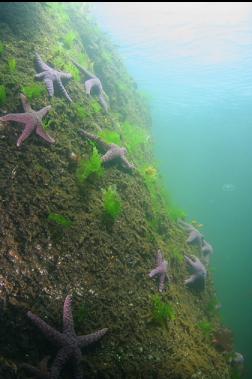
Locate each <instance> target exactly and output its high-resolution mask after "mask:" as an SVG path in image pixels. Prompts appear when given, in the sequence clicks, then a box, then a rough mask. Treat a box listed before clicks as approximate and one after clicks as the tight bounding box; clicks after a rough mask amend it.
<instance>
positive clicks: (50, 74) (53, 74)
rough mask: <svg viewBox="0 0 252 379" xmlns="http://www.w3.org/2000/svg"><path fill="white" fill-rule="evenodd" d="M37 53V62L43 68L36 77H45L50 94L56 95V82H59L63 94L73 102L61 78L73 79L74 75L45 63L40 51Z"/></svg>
mask: <svg viewBox="0 0 252 379" xmlns="http://www.w3.org/2000/svg"><path fill="white" fill-rule="evenodd" d="M35 54H36V63H37V65H38V66H39V68H40V70H43V71H42V72H40V73H39V74H36V75H35V78H36V79H43V81H44V82H45V85H46V87H47V90H48V93H49V96H53V95H54V83H57V84H58V86H59V88H60V90H61V92H62V93H63V95H64V96H65V97H66V98H67V100H68V101H70V102H72V99H71V97H70V96H69V95H68V93H67V91H66V89H65V87H64V86H63V84H62V81H61V79H71V78H72V75H71V74H68V73H66V72H62V71H57V70H55V69H54V68H52V67H50V66H48V65H47V64H46V63H44V62H43V61H42V59H41V57H40V55H39V54H38V53H35Z"/></svg>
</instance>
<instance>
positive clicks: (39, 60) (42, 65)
mask: <svg viewBox="0 0 252 379" xmlns="http://www.w3.org/2000/svg"><path fill="white" fill-rule="evenodd" d="M35 56H36V58H35V59H36V63H37V65H38V66H39V68H40V69H41V70H43V71H47V70H51V69H52V68H51V67H50V66H48V65H47V64H46V63H45V62H43V61H42V58H41V57H40V55H39V54H38V53H35Z"/></svg>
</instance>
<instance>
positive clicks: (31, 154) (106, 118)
mask: <svg viewBox="0 0 252 379" xmlns="http://www.w3.org/2000/svg"><path fill="white" fill-rule="evenodd" d="M17 4H19V5H17ZM0 15H1V16H0V41H1V42H2V43H3V44H4V50H3V52H2V53H1V60H0V86H4V88H5V91H6V96H5V99H4V102H3V104H2V105H1V110H0V112H1V114H0V116H4V115H5V114H7V113H22V109H21V106H20V100H19V95H20V92H21V89H22V88H28V87H29V88H30V87H32V86H33V85H34V83H35V82H34V77H35V75H36V67H35V51H37V50H39V52H40V54H41V56H42V57H43V60H44V61H45V62H48V64H50V66H52V67H55V68H57V69H59V70H62V71H66V72H69V67H70V68H71V58H74V59H75V60H78V58H79V60H78V62H79V63H80V64H81V65H83V66H85V67H88V68H89V69H91V71H92V72H94V74H95V75H97V77H99V78H100V79H101V81H102V83H103V86H104V90H105V92H106V94H107V95H108V97H109V100H110V109H109V111H108V113H106V112H105V111H104V109H102V108H101V107H100V106H99V104H98V103H97V102H96V100H95V99H91V98H90V97H89V96H88V95H87V94H86V93H85V90H84V82H81V81H79V80H76V79H72V80H71V81H69V83H68V85H67V86H68V87H67V88H68V91H69V96H71V99H72V100H73V103H69V102H68V101H67V100H66V99H65V98H64V97H62V95H61V93H60V92H58V93H57V92H56V93H55V96H54V97H53V98H51V99H49V97H48V94H47V92H46V91H41V92H40V93H38V94H37V96H32V97H31V98H30V103H31V107H32V108H33V109H41V108H43V107H45V106H46V105H48V104H49V103H50V105H51V111H50V113H49V114H48V116H47V117H48V118H47V121H46V122H45V123H44V128H45V129H46V132H47V133H48V134H49V135H50V136H52V138H53V139H55V141H56V142H55V144H53V145H49V144H47V143H45V142H44V141H43V140H41V139H39V138H37V137H36V136H34V135H33V134H31V135H30V137H29V138H28V139H27V140H25V141H24V143H23V144H22V145H21V146H20V147H17V146H16V141H17V137H18V135H20V132H21V131H20V128H21V126H20V125H19V124H16V123H8V122H6V123H0V151H1V164H0V320H1V329H0V350H1V361H0V362H3V363H1V364H0V375H2V377H4V378H5V379H6V378H11V379H12V378H13V379H14V378H19V379H23V378H27V376H26V373H25V372H24V370H23V369H22V368H21V366H22V364H29V365H31V366H33V367H35V368H36V367H39V362H41V361H43V359H44V357H45V356H49V357H50V358H49V360H48V370H50V368H51V365H52V361H53V359H54V358H55V356H56V353H57V350H56V348H55V347H54V346H53V344H51V343H50V342H49V341H47V339H46V338H45V337H44V335H43V334H42V333H40V331H39V330H37V329H36V328H35V327H34V326H33V325H31V323H30V322H29V320H28V318H27V317H26V313H27V311H28V310H30V311H32V312H33V313H34V314H36V315H39V316H40V317H41V319H43V320H45V321H46V322H47V324H48V325H51V326H52V327H53V328H55V330H61V322H62V321H61V307H62V304H63V302H64V299H65V298H66V296H67V295H69V294H71V295H72V296H73V300H74V301H73V319H74V320H75V321H76V324H75V331H76V334H77V335H87V334H89V333H91V332H92V331H95V330H99V329H101V328H108V333H107V334H106V335H105V336H104V338H103V339H101V340H100V341H99V342H97V344H96V345H95V346H92V347H91V348H88V347H87V348H86V349H84V350H83V352H82V353H83V355H82V360H81V364H82V370H83V372H84V377H85V378H173V379H187V378H188V379H189V378H202V379H203V378H208V379H209V378H214V379H218V378H219V379H220V378H221V379H225V378H229V367H228V364H227V363H226V360H225V352H223V351H219V350H218V349H216V347H215V346H214V344H213V343H212V341H211V338H208V336H206V335H205V334H204V332H203V331H202V330H201V329H200V328H199V327H198V324H199V323H200V322H202V321H206V322H211V325H212V326H213V329H215V330H218V329H219V328H220V323H219V317H218V314H216V312H211V314H210V312H208V304H209V303H211V301H212V299H213V297H214V289H213V284H212V281H211V274H209V275H208V276H207V278H206V285H205V288H204V289H203V290H197V289H191V288H186V286H185V285H184V280H185V278H186V277H187V275H188V272H187V267H186V264H185V262H184V259H183V255H184V250H186V253H187V255H191V254H194V255H196V256H197V255H198V256H199V254H200V250H199V248H198V246H189V247H188V245H187V244H186V242H185V241H186V233H185V232H184V231H183V230H181V228H179V227H178V226H177V223H176V222H175V221H174V219H172V218H171V217H170V216H169V210H170V208H169V204H167V203H166V200H165V198H164V196H163V191H162V185H161V184H160V182H159V179H158V177H159V175H158V174H157V175H155V176H154V177H152V180H151V181H150V180H149V179H148V175H145V174H144V172H145V168H146V167H153V166H154V165H155V162H153V153H152V149H153V147H152V145H151V137H149V134H150V127H151V122H150V115H149V112H148V109H147V108H146V105H145V104H144V103H143V102H142V100H141V96H140V95H139V93H138V91H137V89H136V85H135V83H134V81H133V79H132V78H130V77H129V75H128V74H127V71H126V69H125V68H124V66H123V64H122V62H121V60H120V58H119V57H118V55H117V53H116V51H115V49H114V47H113V46H112V44H111V42H110V41H109V40H108V39H107V38H106V37H105V36H104V35H103V34H102V32H101V31H100V30H99V28H98V27H97V25H96V24H95V22H94V21H92V19H91V17H90V15H89V13H88V10H87V8H86V6H85V4H84V5H83V4H82V3H74V4H73V5H72V4H71V3H54V2H52V3H39V2H38V3H1V4H0ZM70 32H71V33H74V34H73V35H74V38H68V39H67V41H68V42H67V43H66V42H64V41H66V35H67V33H70ZM69 41H70V42H69ZM10 59H15V61H16V70H15V72H10V71H9V69H8V61H9V60H10ZM91 66H92V67H91ZM76 104H77V105H78V106H76ZM95 104H96V105H95ZM82 108H83V110H84V111H81V109H82ZM129 125H130V127H129ZM124 126H125V129H124ZM134 126H135V128H136V136H137V138H136V139H134V135H133V136H132V130H133V132H134ZM81 129H84V130H85V131H87V132H88V133H90V134H92V135H97V136H98V135H99V133H101V135H102V132H104V131H110V132H113V133H117V139H118V141H121V142H120V146H122V147H125V148H127V151H128V159H129V161H130V162H132V163H133V164H134V166H135V167H136V169H134V170H126V169H125V168H124V167H122V165H120V164H118V162H115V161H111V162H108V164H107V165H106V166H104V172H103V175H96V174H95V173H94V174H92V175H88V176H87V177H86V176H85V180H83V181H81V183H80V181H79V180H78V175H76V172H78V167H79V165H80V162H83V161H87V162H88V161H89V160H90V158H91V157H92V152H93V145H92V143H90V142H89V141H88V140H86V139H84V138H83V137H82V136H81V135H80V130H81ZM141 131H142V133H141ZM106 133H107V132H105V133H103V137H104V136H105V135H106ZM103 137H102V138H103ZM104 138H105V137H104ZM108 142H109V141H108ZM109 143H110V142H109ZM119 163H120V162H119ZM114 186H116V190H117V192H118V195H119V196H120V199H121V202H122V204H123V207H122V208H121V210H120V212H118V214H117V217H116V218H114V219H113V222H109V221H108V219H107V218H105V217H104V200H103V191H102V189H106V188H115V187H114ZM50 214H51V215H58V218H57V220H58V221H59V215H64V218H65V219H66V220H71V226H69V227H59V225H55V216H54V222H51V221H50V220H49V219H48V215H50ZM60 220H61V222H62V217H61V218H60ZM159 249H161V250H162V252H163V258H164V259H165V260H167V261H168V262H169V279H170V280H169V285H167V286H165V288H164V290H163V292H162V293H161V294H160V304H169V309H170V310H171V309H172V314H173V315H174V316H173V317H169V318H167V321H166V322H165V323H162V322H161V323H151V322H150V318H151V317H152V316H151V315H152V313H153V298H154V296H155V295H156V294H157V291H158V289H157V283H156V282H155V281H154V280H152V279H150V278H149V276H148V273H149V272H150V270H151V269H152V268H153V265H154V261H153V257H154V256H155V253H156V251H157V250H159ZM83 310H84V311H83ZM164 324H165V325H166V327H163V325H164ZM71 369H72V367H71V365H69V367H68V366H66V367H65V368H64V370H63V371H62V372H61V377H62V378H70V377H71V378H72V377H73V375H74V374H73V372H72V371H71ZM46 370H47V367H46ZM3 375H4V376H3ZM0 377H1V376H0Z"/></svg>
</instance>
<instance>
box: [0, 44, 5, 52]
mask: <svg viewBox="0 0 252 379" xmlns="http://www.w3.org/2000/svg"><path fill="white" fill-rule="evenodd" d="M3 52H4V44H3V42H2V41H0V55H2V54H3Z"/></svg>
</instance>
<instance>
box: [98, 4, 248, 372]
mask: <svg viewBox="0 0 252 379" xmlns="http://www.w3.org/2000/svg"><path fill="white" fill-rule="evenodd" d="M94 13H95V15H96V17H97V18H98V20H99V22H100V24H101V25H102V27H103V29H104V30H105V31H107V32H108V33H109V34H110V35H111V38H112V39H113V40H114V41H115V43H116V44H117V45H118V47H119V50H120V52H121V55H122V56H123V58H124V59H125V61H126V63H127V66H128V69H129V71H130V72H131V74H132V75H133V76H134V78H135V80H136V82H137V83H138V86H139V89H140V90H141V91H143V92H144V93H145V94H147V96H148V98H149V102H150V107H151V109H152V117H153V134H154V136H155V149H156V157H157V158H158V160H159V163H160V169H161V172H162V174H163V177H164V181H165V183H166V184H167V187H168V189H169V191H170V192H171V194H172V197H173V199H174V202H176V203H177V204H178V205H179V206H180V207H181V208H183V209H184V210H185V211H186V213H187V214H188V220H192V219H196V220H197V221H199V222H201V223H203V224H204V228H203V233H204V234H205V238H206V240H208V241H209V242H210V243H211V244H212V245H213V246H214V256H213V257H212V263H211V269H212V271H213V273H214V279H215V286H216V289H217V294H218V297H219V299H220V302H221V304H222V308H221V314H222V318H223V321H224V323H225V324H226V325H227V326H229V327H230V328H231V329H232V330H233V332H234V335H235V348H236V350H237V351H239V352H241V353H242V354H243V355H244V357H245V361H246V374H245V376H246V378H247V379H249V378H251V377H252V328H251V324H252V279H251V278H252V222H251V216H252V148H251V142H252V44H251V42H252V22H251V21H252V5H251V3H241V4H238V3H221V4H218V3H215V4H212V5H211V4H210V3H201V4H200V5H198V4H196V3H189V4H185V3H181V4H177V5H176V4H175V3H171V4H169V3H165V4H162V3H157V4H156V3H150V4H149V5H147V3H146V4H145V5H144V6H143V5H140V3H136V4H131V5H130V3H126V4H122V3H120V4H117V5H112V3H102V4H98V3H97V4H96V6H94Z"/></svg>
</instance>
